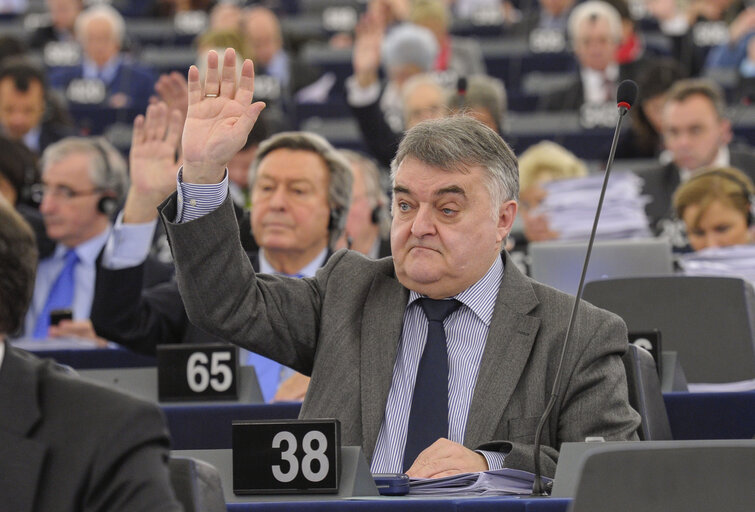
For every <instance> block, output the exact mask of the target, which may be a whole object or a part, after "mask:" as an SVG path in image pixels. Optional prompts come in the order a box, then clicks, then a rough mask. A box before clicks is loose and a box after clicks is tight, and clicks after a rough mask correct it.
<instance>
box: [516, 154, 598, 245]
mask: <svg viewBox="0 0 755 512" xmlns="http://www.w3.org/2000/svg"><path fill="white" fill-rule="evenodd" d="M581 176H587V167H586V166H585V164H584V163H583V162H582V160H580V159H579V158H577V157H576V156H575V155H574V154H573V153H572V152H571V151H569V150H567V149H565V148H564V147H562V146H559V145H558V144H556V143H554V142H550V141H543V142H539V143H538V144H535V145H534V146H530V147H529V148H528V149H527V150H526V151H525V152H524V153H522V155H521V156H520V157H519V186H520V189H521V192H520V193H519V203H520V205H521V210H520V212H521V215H522V222H523V225H524V226H523V227H524V237H525V240H523V241H522V242H524V244H523V245H526V243H527V242H543V241H545V240H553V239H556V238H558V233H556V232H554V231H552V230H551V229H550V227H549V225H548V219H547V218H546V217H545V216H544V215H542V214H538V213H537V207H538V205H539V204H540V203H541V202H542V201H543V199H545V196H546V194H547V192H546V191H545V190H544V189H543V188H542V185H543V184H544V183H547V182H549V181H553V180H561V179H566V178H578V177H581ZM519 247H521V245H520V244H517V248H519Z"/></svg>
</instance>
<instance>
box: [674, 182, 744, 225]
mask: <svg viewBox="0 0 755 512" xmlns="http://www.w3.org/2000/svg"><path fill="white" fill-rule="evenodd" d="M704 176H718V177H721V178H723V179H726V180H729V181H730V182H732V183H735V184H736V185H737V186H738V187H739V189H740V191H741V193H742V195H743V196H744V198H745V200H746V201H747V204H748V205H749V208H748V209H747V226H752V225H753V223H754V222H755V212H754V211H753V210H755V194H753V193H751V192H750V188H749V187H748V186H747V183H745V182H744V181H742V180H741V179H739V178H737V177H736V176H732V175H731V174H728V173H725V172H723V171H718V170H713V171H707V172H703V173H700V174H698V175H697V176H693V177H692V178H690V179H689V181H687V183H689V182H691V181H694V180H697V179H700V178H702V177H704Z"/></svg>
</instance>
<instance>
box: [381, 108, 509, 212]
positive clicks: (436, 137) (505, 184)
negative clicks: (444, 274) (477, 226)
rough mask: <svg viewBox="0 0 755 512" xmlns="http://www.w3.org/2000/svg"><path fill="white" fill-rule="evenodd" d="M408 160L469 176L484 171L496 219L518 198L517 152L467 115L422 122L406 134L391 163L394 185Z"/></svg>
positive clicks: (498, 136) (494, 133)
mask: <svg viewBox="0 0 755 512" xmlns="http://www.w3.org/2000/svg"><path fill="white" fill-rule="evenodd" d="M406 158H414V159H416V160H419V161H420V162H422V163H424V164H426V165H429V166H431V167H435V168H438V169H443V170H447V171H455V172H461V173H464V174H467V173H469V169H470V168H471V167H477V166H479V167H482V168H483V169H484V171H485V172H486V174H485V178H484V180H485V187H486V188H487V189H488V193H489V194H490V202H491V206H492V210H493V211H492V213H493V215H494V217H498V208H499V207H500V205H502V204H503V203H504V202H505V201H509V200H511V199H514V200H517V199H518V198H519V170H518V168H517V161H516V156H515V155H514V152H513V151H511V148H510V147H509V145H508V144H506V142H505V141H504V140H503V139H502V138H501V136H500V135H498V134H497V133H496V132H494V131H493V130H491V129H490V128H488V127H487V126H485V125H484V124H482V123H481V122H479V121H477V120H476V119H473V118H472V117H470V116H466V115H453V116H450V117H445V118H441V119H431V120H428V121H423V122H421V123H419V124H417V125H416V126H414V127H413V128H411V129H410V130H409V131H407V132H406V135H405V136H404V139H403V140H402V141H401V144H399V147H398V151H397V152H396V157H395V158H394V159H393V161H392V162H391V183H393V184H394V185H395V183H396V172H397V171H398V167H399V165H401V162H403V161H404V160H405V159H406Z"/></svg>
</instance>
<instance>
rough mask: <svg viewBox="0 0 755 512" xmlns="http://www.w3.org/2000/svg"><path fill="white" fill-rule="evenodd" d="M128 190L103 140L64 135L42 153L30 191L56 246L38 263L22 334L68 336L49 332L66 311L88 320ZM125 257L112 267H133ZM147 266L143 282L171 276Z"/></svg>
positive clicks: (122, 167) (122, 168) (117, 159)
mask: <svg viewBox="0 0 755 512" xmlns="http://www.w3.org/2000/svg"><path fill="white" fill-rule="evenodd" d="M127 186H128V174H127V170H126V162H124V161H123V158H122V157H121V156H120V154H119V153H118V151H117V150H116V149H115V148H113V147H112V146H111V145H110V144H109V143H108V142H106V141H105V140H104V139H86V138H80V137H69V138H66V139H63V140H61V141H60V142H57V143H56V144H53V145H52V146H50V147H48V148H47V149H46V150H45V152H44V154H43V155H42V183H41V184H40V185H37V186H35V187H36V188H35V193H36V194H37V195H39V196H40V197H41V204H40V207H39V211H40V212H41V213H42V217H43V220H44V224H45V229H46V232H47V236H48V237H49V238H50V239H52V240H53V241H55V242H56V243H57V245H56V247H55V251H54V252H53V254H52V255H51V256H50V257H48V258H45V259H42V260H41V261H40V262H39V268H38V269H37V279H36V284H35V286H34V297H33V298H32V302H31V306H30V307H29V311H28V313H27V315H26V321H25V323H24V326H25V329H24V335H25V336H27V337H33V338H46V337H48V336H49V335H51V334H52V335H58V334H60V335H65V334H69V333H66V332H59V330H57V331H55V332H54V333H50V332H49V328H50V312H51V311H54V310H59V309H70V310H71V312H72V315H73V319H74V320H86V319H87V318H89V312H90V310H91V307H92V302H93V301H95V302H96V300H95V285H96V281H97V275H98V271H97V260H98V259H99V258H100V256H101V253H102V251H103V249H104V247H105V242H106V241H107V239H108V236H109V233H110V229H111V226H110V218H111V216H112V215H113V214H114V213H115V210H116V209H117V208H118V205H119V203H120V201H121V200H122V199H123V197H124V194H125V191H126V188H127ZM115 245H117V243H116V244H115ZM128 256H129V255H126V254H124V257H123V259H122V260H119V261H116V262H115V263H114V264H116V265H121V266H125V265H129V264H132V263H131V260H129V257H128ZM148 267H149V272H146V273H145V277H144V282H145V284H154V283H157V282H161V281H165V280H166V279H169V278H170V276H171V273H172V272H171V269H170V268H169V267H165V266H163V265H158V264H154V263H153V262H150V264H149V265H148ZM141 283H142V281H138V282H137V283H136V285H137V286H141ZM62 326H63V323H62V324H61V326H60V327H62ZM70 334H73V333H70Z"/></svg>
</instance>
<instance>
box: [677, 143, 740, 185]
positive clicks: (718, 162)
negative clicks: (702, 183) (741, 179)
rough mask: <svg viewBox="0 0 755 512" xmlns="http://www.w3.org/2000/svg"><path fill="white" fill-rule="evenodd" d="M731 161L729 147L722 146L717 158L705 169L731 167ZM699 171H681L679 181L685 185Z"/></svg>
mask: <svg viewBox="0 0 755 512" xmlns="http://www.w3.org/2000/svg"><path fill="white" fill-rule="evenodd" d="M730 161H731V153H730V152H729V147H728V146H721V147H720V148H719V149H718V153H716V158H714V159H713V161H712V162H711V163H710V165H706V166H705V168H708V167H710V168H713V167H729V165H730ZM698 170H699V169H682V168H680V169H679V181H681V182H682V183H685V182H686V181H687V180H689V179H690V177H692V175H693V174H695V173H696V172H697V171H698Z"/></svg>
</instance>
